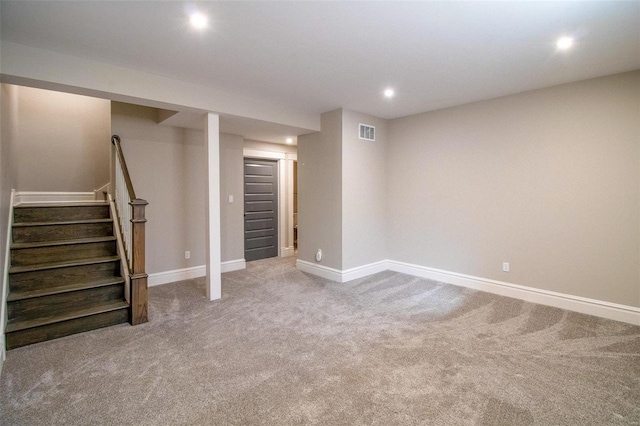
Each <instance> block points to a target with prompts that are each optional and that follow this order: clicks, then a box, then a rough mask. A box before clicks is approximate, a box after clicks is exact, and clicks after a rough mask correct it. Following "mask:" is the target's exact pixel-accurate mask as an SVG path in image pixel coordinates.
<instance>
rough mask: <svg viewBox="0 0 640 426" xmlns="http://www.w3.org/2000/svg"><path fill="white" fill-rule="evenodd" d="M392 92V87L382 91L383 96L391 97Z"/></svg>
mask: <svg viewBox="0 0 640 426" xmlns="http://www.w3.org/2000/svg"><path fill="white" fill-rule="evenodd" d="M393 95H394V92H393V89H387V90H385V91H384V97H385V98H393Z"/></svg>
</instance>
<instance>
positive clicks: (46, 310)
mask: <svg viewBox="0 0 640 426" xmlns="http://www.w3.org/2000/svg"><path fill="white" fill-rule="evenodd" d="M122 299H124V285H123V284H114V285H111V286H105V287H98V288H91V289H87V290H81V291H72V292H68V293H61V294H55V295H50V296H44V297H35V298H33V299H25V300H18V301H15V302H9V303H7V314H8V318H9V323H12V322H17V321H24V320H29V319H36V318H50V317H54V316H57V315H59V314H63V313H66V312H69V311H73V310H78V309H84V308H90V307H91V306H94V305H96V304H100V303H102V302H109V301H121V300H122Z"/></svg>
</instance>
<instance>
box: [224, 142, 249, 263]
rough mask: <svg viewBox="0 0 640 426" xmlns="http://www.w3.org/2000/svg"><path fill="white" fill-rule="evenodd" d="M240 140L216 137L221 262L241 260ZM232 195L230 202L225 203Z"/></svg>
mask: <svg viewBox="0 0 640 426" xmlns="http://www.w3.org/2000/svg"><path fill="white" fill-rule="evenodd" d="M243 145H244V138H243V137H242V136H237V135H229V134H225V133H221V134H220V225H221V239H222V261H223V262H225V261H229V260H238V259H244V157H243V154H242V149H243ZM229 195H233V202H232V203H230V202H229Z"/></svg>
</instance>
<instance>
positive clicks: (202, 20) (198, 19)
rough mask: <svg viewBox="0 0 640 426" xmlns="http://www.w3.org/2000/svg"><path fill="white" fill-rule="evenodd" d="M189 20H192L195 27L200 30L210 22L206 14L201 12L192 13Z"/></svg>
mask: <svg viewBox="0 0 640 426" xmlns="http://www.w3.org/2000/svg"><path fill="white" fill-rule="evenodd" d="M189 21H190V22H191V25H192V26H193V28H195V29H198V30H203V29H205V28H207V24H208V23H209V19H208V18H207V17H206V16H205V15H203V14H202V13H199V12H196V13H192V14H191V16H190V17H189Z"/></svg>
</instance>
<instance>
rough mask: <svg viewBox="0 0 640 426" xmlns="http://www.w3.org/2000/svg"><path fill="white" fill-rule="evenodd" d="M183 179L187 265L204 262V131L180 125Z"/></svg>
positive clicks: (205, 227) (205, 170)
mask: <svg viewBox="0 0 640 426" xmlns="http://www.w3.org/2000/svg"><path fill="white" fill-rule="evenodd" d="M183 149H184V183H183V188H182V191H181V192H182V196H183V203H184V205H183V209H184V212H183V215H184V217H185V218H186V221H187V222H189V223H186V224H185V226H184V227H183V230H184V233H185V237H184V241H185V243H184V247H185V249H184V250H189V252H190V255H191V262H190V263H189V265H193V266H199V265H204V264H205V262H206V238H205V233H206V230H207V224H206V198H205V196H204V194H205V191H206V180H205V179H204V176H206V173H207V163H206V162H205V161H204V159H205V147H204V131H202V130H194V129H184V143H183Z"/></svg>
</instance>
